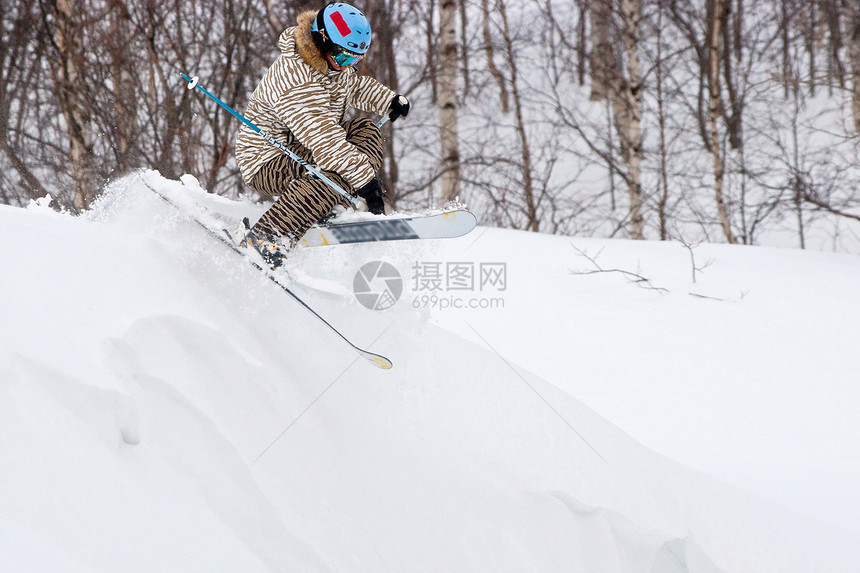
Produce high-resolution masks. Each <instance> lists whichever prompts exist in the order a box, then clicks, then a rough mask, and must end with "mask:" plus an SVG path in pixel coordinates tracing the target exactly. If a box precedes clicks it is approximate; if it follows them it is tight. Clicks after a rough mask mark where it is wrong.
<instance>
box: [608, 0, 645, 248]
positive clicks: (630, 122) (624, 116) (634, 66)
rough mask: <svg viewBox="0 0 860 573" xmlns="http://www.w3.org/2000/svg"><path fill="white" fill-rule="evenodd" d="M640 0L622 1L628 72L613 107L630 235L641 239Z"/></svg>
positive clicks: (616, 90)
mask: <svg viewBox="0 0 860 573" xmlns="http://www.w3.org/2000/svg"><path fill="white" fill-rule="evenodd" d="M641 20H642V3H641V0H622V1H621V35H622V44H623V46H624V55H625V59H626V60H627V73H626V75H624V74H622V75H621V76H620V77H619V78H617V80H616V82H615V88H614V90H613V92H614V93H613V97H612V102H613V108H614V114H615V122H616V131H618V135H619V138H620V140H621V152H622V153H623V155H624V162H625V163H626V164H627V192H628V196H629V200H630V215H629V216H630V238H631V239H644V238H645V229H644V219H643V216H642V78H641V71H640V69H639V67H640V66H639V42H640V31H639V28H640V23H641Z"/></svg>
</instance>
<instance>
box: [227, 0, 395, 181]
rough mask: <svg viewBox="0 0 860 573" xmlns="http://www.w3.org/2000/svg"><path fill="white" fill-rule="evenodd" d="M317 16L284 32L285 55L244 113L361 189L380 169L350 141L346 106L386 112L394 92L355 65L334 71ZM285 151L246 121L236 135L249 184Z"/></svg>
mask: <svg viewBox="0 0 860 573" xmlns="http://www.w3.org/2000/svg"><path fill="white" fill-rule="evenodd" d="M315 17H316V12H315V11H308V12H304V13H303V14H301V15H300V16H299V18H298V25H297V26H295V27H292V28H287V29H286V30H284V32H283V33H282V34H281V37H280V40H279V41H278V45H279V47H280V49H281V55H280V57H278V59H277V60H275V63H273V64H272V65H271V66H270V67H269V69H268V71H267V72H266V74H265V75H264V76H263V79H262V80H260V84H259V85H258V86H257V88H256V89H255V90H254V93H253V94H252V95H251V99H250V101H249V102H248V107H247V110H246V111H245V117H247V118H248V119H249V120H250V121H251V122H252V123H254V124H255V125H256V126H257V127H259V128H260V129H261V130H263V131H264V132H265V133H268V134H269V135H271V136H272V137H274V138H275V139H277V140H278V141H280V142H281V143H283V144H284V145H287V146H288V147H295V146H296V144H299V145H301V146H303V147H305V148H307V149H308V150H309V151H310V152H311V154H312V155H313V162H314V163H315V164H316V166H317V167H318V168H320V169H322V170H325V171H334V172H335V173H338V174H339V175H341V176H342V177H343V178H344V179H346V181H347V182H348V183H349V184H350V185H352V186H353V187H354V188H358V187H361V186H363V185H364V184H365V183H367V182H369V181H370V180H371V179H373V177H374V176H375V173H374V170H373V167H372V166H371V165H370V162H369V161H368V159H367V157H366V156H365V155H363V154H362V153H360V152H359V151H358V150H357V149H356V148H355V147H354V146H353V145H352V144H351V143H349V142H348V141H347V140H346V131H345V130H344V128H343V124H344V121H345V115H346V112H347V109H348V108H349V107H354V108H357V109H360V110H362V111H368V112H373V113H376V114H379V115H383V114H385V113H387V112H388V106H389V104H390V103H391V100H392V99H393V98H394V95H395V93H394V92H393V91H392V90H390V89H388V88H387V87H385V86H384V85H382V84H381V83H379V82H377V81H376V80H374V79H373V78H371V77H369V76H361V75H359V74H358V73H357V72H356V71H355V69H353V68H352V67H349V68H345V69H343V70H342V71H339V72H336V71H334V70H330V69H329V67H328V64H327V63H326V61H325V59H324V58H323V56H322V54H320V52H319V50H318V49H317V47H316V45H314V42H313V38H312V37H311V24H312V23H313V20H314V18H315ZM280 154H281V151H278V149H276V148H275V147H274V146H272V145H271V144H269V143H268V142H266V140H265V139H263V137H262V136H260V135H259V134H257V133H256V132H254V130H252V129H251V128H249V127H248V126H246V125H244V124H242V127H241V128H240V129H239V135H238V137H237V139H236V161H237V162H238V164H239V169H240V170H241V172H242V178H243V180H244V181H245V183H246V184H247V185H249V186H250V185H251V184H252V181H253V179H254V176H255V175H256V174H257V172H258V171H259V170H260V168H261V167H262V166H263V165H264V164H265V163H267V162H269V161H270V160H272V159H273V158H275V157H277V156H278V155H280ZM299 155H302V154H301V153H299Z"/></svg>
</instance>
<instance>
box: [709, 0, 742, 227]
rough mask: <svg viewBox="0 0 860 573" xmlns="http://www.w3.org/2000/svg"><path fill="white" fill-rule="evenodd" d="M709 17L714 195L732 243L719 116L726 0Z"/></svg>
mask: <svg viewBox="0 0 860 573" xmlns="http://www.w3.org/2000/svg"><path fill="white" fill-rule="evenodd" d="M709 7H710V10H709V11H708V17H709V19H710V22H709V23H708V24H709V27H708V29H709V32H708V35H709V42H708V52H709V69H708V83H709V87H710V100H711V102H710V110H709V114H708V127H709V129H710V146H709V147H710V149H709V151H710V152H711V157H712V159H713V165H714V196H715V198H716V202H717V213H718V215H719V218H720V225H721V226H722V228H723V234H724V235H725V237H726V240H727V241H728V242H729V243H732V244H734V243H736V242H737V240H736V239H735V236H734V233H733V232H732V226H731V220H730V219H729V212H728V209H727V208H726V203H725V199H724V196H723V183H724V176H725V164H724V159H723V156H722V151H721V146H720V129H719V119H720V115H721V113H722V98H721V96H720V37H721V35H722V26H723V19H724V18H725V13H726V10H725V7H726V6H725V0H711V1H710V6H709Z"/></svg>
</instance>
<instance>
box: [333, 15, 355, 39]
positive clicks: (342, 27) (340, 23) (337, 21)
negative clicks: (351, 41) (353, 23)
mask: <svg viewBox="0 0 860 573" xmlns="http://www.w3.org/2000/svg"><path fill="white" fill-rule="evenodd" d="M329 17H330V18H331V21H332V22H334V25H335V26H336V27H337V31H338V32H340V35H341V36H344V37H346V36H348V35H349V34H351V33H352V30H350V29H349V26H348V25H347V24H346V20H344V19H343V16H341V14H340V12H332V13H331V16H329Z"/></svg>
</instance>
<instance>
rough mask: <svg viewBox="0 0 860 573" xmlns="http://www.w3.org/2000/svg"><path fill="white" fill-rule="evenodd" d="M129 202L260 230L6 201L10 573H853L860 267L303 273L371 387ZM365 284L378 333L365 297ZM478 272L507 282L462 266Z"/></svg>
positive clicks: (119, 186) (4, 395) (686, 260)
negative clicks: (381, 292) (362, 278)
mask: <svg viewBox="0 0 860 573" xmlns="http://www.w3.org/2000/svg"><path fill="white" fill-rule="evenodd" d="M141 179H145V180H146V181H147V182H149V184H151V185H153V186H156V187H157V188H158V189H160V190H162V191H163V192H165V193H167V194H169V195H170V196H171V197H172V198H174V200H177V201H178V202H180V203H182V204H183V205H185V206H186V207H187V208H188V209H192V210H193V211H194V212H195V213H196V214H198V215H200V216H203V217H205V218H207V221H209V222H213V221H216V220H218V218H219V217H220V218H222V219H226V218H232V220H236V219H237V218H238V217H240V216H242V215H249V216H251V217H252V218H253V217H255V216H256V215H258V214H259V213H260V212H261V211H262V208H261V207H260V206H257V205H253V204H251V203H247V202H232V201H227V200H225V199H222V198H219V197H215V196H211V195H205V194H204V193H203V191H202V190H201V189H200V188H199V185H198V184H197V182H196V181H195V180H194V179H193V178H192V177H190V176H185V177H183V178H182V180H181V182H178V181H168V180H166V179H163V178H161V177H160V176H159V175H158V174H156V173H153V172H146V173H142V174H135V175H132V176H129V177H127V178H125V179H123V180H120V181H118V182H116V183H115V184H114V185H113V186H112V188H111V189H110V190H109V191H108V193H107V194H106V197H105V199H104V200H103V201H101V202H100V203H99V204H98V205H97V206H96V207H95V208H94V209H93V210H92V211H91V212H90V213H88V214H86V215H85V216H82V217H72V216H69V215H64V214H57V213H54V212H53V211H51V210H50V209H48V207H47V206H46V204H45V202H41V203H34V204H33V205H32V206H31V207H30V208H28V209H18V208H12V207H3V206H0V237H2V241H0V245H2V247H0V249H2V261H3V268H4V272H3V281H2V283H0V284H2V290H1V291H0V292H2V294H3V300H4V301H5V304H4V309H3V320H2V322H0V336H2V340H3V341H4V342H3V345H2V347H0V459H2V460H3V465H2V469H0V561H2V567H0V568H2V570H3V571H59V570H62V571H119V570H121V571H154V570H159V571H171V570H173V571H288V570H289V571H292V570H298V571H327V570H331V571H416V570H426V571H555V570H569V571H600V572H611V571H619V572H621V571H623V572H628V571H630V572H639V571H641V572H660V573H670V572H680V571H693V572H705V573H711V572H717V571H721V572H748V571H779V572H785V571H798V572H800V571H854V570H856V563H858V562H860V561H858V558H860V551H858V547H860V543H858V541H860V540H858V537H860V519H858V518H857V516H858V515H860V500H858V498H860V496H858V495H857V493H856V491H855V484H856V483H858V481H860V456H858V455H857V454H858V452H859V451H860V432H858V430H860V422H858V421H857V416H856V413H857V412H858V411H860V397H858V392H857V391H856V387H857V382H858V374H857V372H860V353H858V352H857V351H856V347H857V335H856V324H858V323H860V308H858V305H857V304H856V293H857V292H858V287H860V259H858V258H857V257H854V256H849V255H835V254H825V253H814V252H802V251H795V250H776V249H764V248H752V247H730V246H724V245H699V246H695V247H693V248H692V253H693V257H694V259H695V262H696V266H697V267H698V268H700V269H702V270H700V271H698V272H697V273H696V282H695V283H693V282H692V263H691V255H690V251H689V250H687V249H686V248H685V247H684V246H682V245H680V244H678V243H642V242H630V241H620V240H598V239H580V238H575V237H574V238H571V237H560V236H546V235H538V234H529V233H522V232H515V231H508V230H500V229H488V228H479V229H477V230H476V231H474V232H473V233H471V234H469V235H467V236H466V237H462V238H459V239H452V240H446V241H433V242H430V241H421V242H403V243H379V244H366V245H346V246H339V247H319V248H313V249H304V250H301V251H297V252H295V253H294V254H293V255H292V256H291V258H290V261H289V263H288V269H287V270H288V271H289V272H290V273H291V275H292V276H293V279H294V282H293V287H294V288H295V290H296V292H297V293H298V294H299V295H300V296H302V297H303V298H304V299H305V300H306V301H307V302H308V303H309V304H311V305H312V306H313V307H314V308H315V309H316V310H318V311H319V312H320V314H322V315H323V316H325V317H327V318H329V319H330V320H331V321H332V323H333V324H335V326H337V327H338V328H340V329H341V330H342V331H343V332H344V334H345V335H346V336H348V337H349V338H350V339H352V340H353V341H354V342H355V343H356V344H358V345H359V346H362V347H366V348H368V349H369V350H372V351H374V352H380V353H382V354H384V355H386V356H388V357H389V358H391V359H392V361H393V362H394V368H393V369H392V370H388V371H385V370H380V369H377V368H375V367H374V366H372V365H371V364H370V363H368V362H366V361H364V360H362V359H361V358H360V357H358V356H357V355H356V354H355V353H354V352H353V351H352V350H351V349H350V348H349V347H348V346H347V345H345V344H344V343H343V342H342V341H340V340H339V339H338V338H337V337H336V336H334V335H333V334H332V333H331V332H330V331H328V330H327V329H326V328H325V327H324V326H323V325H320V324H319V323H317V322H316V321H315V320H314V319H313V318H312V317H311V316H310V315H309V314H308V313H307V311H305V310H304V309H302V308H301V307H300V306H299V305H298V304H296V303H295V302H294V301H293V300H291V299H290V298H289V297H287V296H285V295H284V294H283V293H282V292H280V291H279V290H277V288H276V287H275V286H274V285H272V284H271V283H270V282H269V281H267V280H266V279H265V278H263V277H261V276H260V275H259V274H258V273H257V272H256V271H254V270H253V269H252V268H250V266H248V265H245V264H243V263H241V261H239V260H238V259H237V258H236V256H235V255H234V254H233V253H232V252H230V251H228V250H227V249H226V248H224V246H223V245H220V244H218V243H217V242H215V241H213V240H212V239H211V238H209V237H207V236H206V234H205V233H204V232H203V231H202V230H201V229H199V227H197V226H196V225H195V224H194V223H193V222H191V221H189V220H188V219H187V218H186V217H184V216H182V215H180V214H179V213H178V212H176V211H175V210H174V209H173V208H172V207H170V206H169V205H167V204H166V203H164V202H163V201H161V200H160V199H158V198H157V197H156V196H155V195H154V194H152V193H151V192H149V191H148V190H147V189H146V187H145V186H144V185H143V184H142V181H141ZM199 205H204V206H206V207H207V208H209V209H211V210H214V211H215V212H217V213H218V214H219V215H218V216H217V217H216V216H215V215H213V213H212V212H210V211H204V210H202V209H201V208H200V207H199ZM375 260H385V261H387V262H389V263H391V264H393V265H394V266H395V267H397V268H398V269H399V271H400V272H401V274H402V276H403V280H404V294H403V297H402V298H401V300H400V301H398V303H397V304H396V305H395V306H394V307H392V308H391V309H389V310H385V311H370V310H368V309H366V308H364V307H363V306H362V305H360V304H359V303H358V302H357V301H356V300H355V298H354V297H352V296H351V288H352V281H353V278H354V275H355V273H356V271H357V270H358V268H360V267H361V266H362V265H363V264H365V263H367V262H370V261H375ZM708 263H710V264H708ZM481 265H486V266H487V268H488V269H490V268H495V269H496V270H498V269H499V268H504V271H505V277H506V281H505V282H504V283H499V282H492V281H487V284H483V281H480V277H478V280H477V282H476V285H475V286H473V287H472V288H471V289H470V288H463V287H464V283H463V282H462V279H463V278H464V276H466V275H463V274H462V273H460V274H457V275H456V276H455V275H451V274H450V272H451V270H456V269H459V270H460V271H463V270H464V269H466V270H468V269H473V270H474V271H475V272H476V273H477V272H479V271H480V269H481ZM493 265H495V267H494V266H493ZM598 265H599V267H600V268H602V269H604V270H606V271H610V272H597V273H594V274H589V272H590V271H594V270H597V266H598ZM433 269H437V270H438V269H442V270H443V271H444V272H445V273H448V275H447V276H445V277H444V278H445V279H449V280H447V282H446V281H443V288H442V290H436V291H430V290H427V289H423V288H419V287H422V286H424V287H426V286H427V285H429V284H431V283H432V281H431V280H430V279H432V276H431V274H430V273H431V271H432V270H433ZM613 269H617V270H619V271H620V270H623V271H627V272H628V273H635V274H637V275H639V276H641V277H644V278H648V279H649V281H648V282H632V281H631V280H630V276H631V275H629V274H628V275H624V274H622V273H620V272H614V271H613ZM419 279H425V280H419ZM449 282H450V284H448V283H449ZM466 286H468V285H466ZM449 287H455V288H449ZM456 287H460V288H459V290H457V288H456ZM691 294H693V295H695V296H691ZM491 299H492V300H493V301H494V302H493V303H492V305H491V304H489V303H488V302H487V301H489V300H491ZM443 301H444V302H443ZM458 302H459V303H461V304H460V305H459V306H463V308H454V307H456V306H458V304H457V303H458ZM473 302H477V304H476V305H474V306H476V308H468V307H469V305H470V304H471V303H473ZM485 303H486V304H485ZM482 305H483V307H482Z"/></svg>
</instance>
